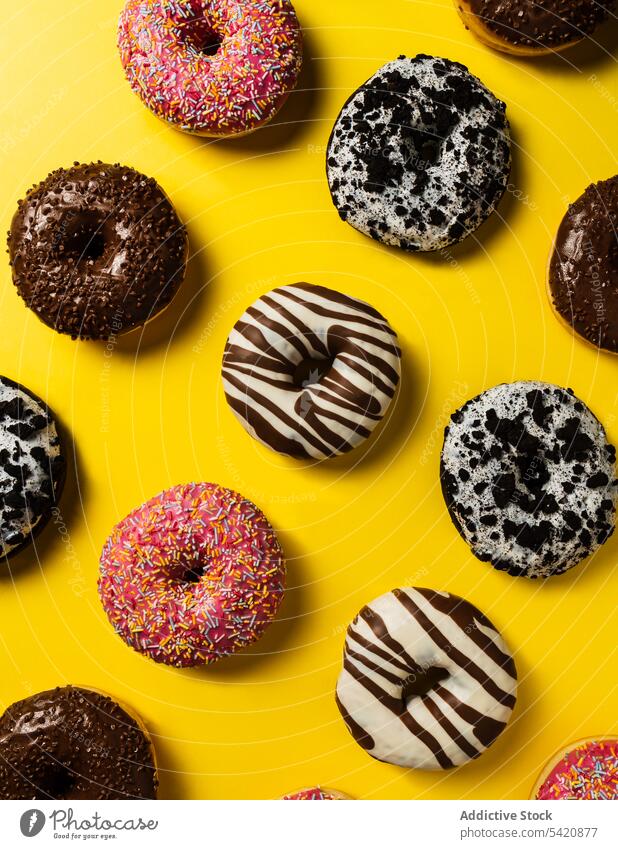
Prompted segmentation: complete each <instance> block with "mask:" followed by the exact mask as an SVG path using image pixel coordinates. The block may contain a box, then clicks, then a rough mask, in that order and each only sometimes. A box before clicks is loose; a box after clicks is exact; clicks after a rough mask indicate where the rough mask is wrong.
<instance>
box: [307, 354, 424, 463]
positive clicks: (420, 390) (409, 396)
mask: <svg viewBox="0 0 618 849" xmlns="http://www.w3.org/2000/svg"><path fill="white" fill-rule="evenodd" d="M425 384H426V378H425V377H424V376H421V374H420V372H419V369H418V365H417V364H416V362H415V360H414V358H413V354H412V353H411V352H410V351H408V350H406V349H402V357H401V377H400V380H399V385H398V387H397V391H396V392H395V397H394V398H393V400H392V402H391V404H390V406H389V408H388V410H387V412H386V415H385V416H384V418H383V419H382V421H381V422H380V424H379V425H378V426H377V427H376V429H375V430H374V431H373V433H372V434H371V436H370V437H369V438H368V439H367V440H365V442H364V443H363V444H362V445H360V446H359V447H358V448H354V449H352V451H348V452H347V453H346V454H340V455H339V456H338V457H331V458H329V459H327V460H321V461H320V462H317V463H313V464H312V465H311V467H310V471H311V472H314V473H316V474H322V475H327V476H329V477H332V476H333V473H334V474H335V475H340V474H341V473H342V472H352V471H353V470H354V469H355V468H356V466H362V468H363V471H367V470H369V469H372V468H376V469H379V468H384V467H385V466H387V465H388V463H389V460H392V459H394V458H395V457H396V456H397V455H398V453H399V452H400V450H401V449H402V448H403V446H404V445H405V443H406V441H407V440H408V438H409V437H410V435H411V434H412V431H413V428H414V424H415V422H416V421H417V419H418V417H419V415H420V408H421V404H422V399H423V396H424V387H425Z"/></svg>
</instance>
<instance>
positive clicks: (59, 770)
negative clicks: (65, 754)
mask: <svg viewBox="0 0 618 849" xmlns="http://www.w3.org/2000/svg"><path fill="white" fill-rule="evenodd" d="M76 778H77V777H76V775H75V773H74V772H73V770H71V769H69V767H68V766H65V764H62V763H58V764H54V767H53V769H52V771H51V774H50V775H49V776H48V778H47V782H46V786H47V787H48V788H49V794H50V796H52V797H53V798H54V799H67V798H69V796H70V794H71V791H72V790H73V788H74V787H75V784H76Z"/></svg>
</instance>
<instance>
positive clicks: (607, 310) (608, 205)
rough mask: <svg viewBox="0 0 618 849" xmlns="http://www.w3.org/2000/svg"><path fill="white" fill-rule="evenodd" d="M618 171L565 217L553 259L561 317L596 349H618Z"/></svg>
mask: <svg viewBox="0 0 618 849" xmlns="http://www.w3.org/2000/svg"><path fill="white" fill-rule="evenodd" d="M617 231H618V175H616V176H614V177H610V179H609V180H602V181H601V182H599V183H592V184H591V185H590V186H588V188H587V189H586V191H585V192H584V193H583V195H581V196H580V197H579V198H578V199H577V200H576V201H575V203H573V204H571V205H570V206H569V208H568V210H567V212H566V214H565V216H564V218H563V219H562V222H561V224H560V227H559V228H558V233H557V235H556V240H555V243H554V248H553V252H552V256H551V260H550V264H549V279H548V283H549V294H550V298H551V301H552V304H553V306H554V309H555V310H556V312H557V313H558V315H559V316H560V318H561V319H563V321H565V322H566V323H567V324H568V325H569V326H570V327H571V328H572V329H573V330H574V331H575V332H576V333H578V334H579V335H580V336H581V337H582V338H583V339H585V340H586V341H587V342H590V344H592V345H594V346H595V347H596V348H602V349H603V350H605V351H611V353H613V354H618V235H617Z"/></svg>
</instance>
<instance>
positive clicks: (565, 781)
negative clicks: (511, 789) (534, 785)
mask: <svg viewBox="0 0 618 849" xmlns="http://www.w3.org/2000/svg"><path fill="white" fill-rule="evenodd" d="M536 798H537V799H542V800H547V799H618V740H590V741H588V742H585V743H581V744H579V745H576V746H575V747H574V748H573V749H571V751H570V752H568V753H567V754H566V755H564V756H563V757H562V758H560V760H559V761H558V762H557V763H556V764H555V765H554V766H553V767H552V769H551V771H550V773H549V774H548V775H547V777H546V778H545V779H544V781H543V783H542V784H541V786H540V788H539V789H538V791H537V794H536Z"/></svg>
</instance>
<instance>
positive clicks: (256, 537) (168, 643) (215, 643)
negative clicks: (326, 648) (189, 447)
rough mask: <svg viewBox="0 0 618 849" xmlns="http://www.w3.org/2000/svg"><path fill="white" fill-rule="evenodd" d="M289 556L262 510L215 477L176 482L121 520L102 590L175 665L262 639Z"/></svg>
mask: <svg viewBox="0 0 618 849" xmlns="http://www.w3.org/2000/svg"><path fill="white" fill-rule="evenodd" d="M284 585H285V563H284V559H283V553H282V551H281V547H280V545H279V542H278V540H277V537H276V535H275V532H274V531H273V529H272V527H271V526H270V524H269V522H268V520H267V519H266V517H265V516H264V514H263V513H262V512H261V511H260V510H258V508H257V507H256V506H255V505H254V504H252V503H251V502H250V501H247V499H245V498H243V497H242V496H241V495H239V494H238V493H236V492H233V491H232V490H230V489H225V488H224V487H221V486H217V485H216V484H209V483H190V484H186V485H182V486H175V487H172V489H168V490H166V491H165V492H162V493H160V494H159V495H156V496H155V497H154V498H151V499H150V500H149V501H147V502H146V503H145V504H143V505H142V506H141V507H138V508H137V509H136V510H134V511H133V512H132V513H130V514H129V515H128V516H127V517H126V518H125V519H123V520H122V521H121V522H120V523H119V524H118V525H116V527H115V528H114V529H113V531H112V533H111V536H110V537H109V539H108V540H107V542H106V543H105V546H104V548H103V553H102V555H101V565H100V576H99V595H100V597H101V601H102V603H103V607H104V609H105V612H106V614H107V616H108V618H109V620H110V622H111V623H112V625H113V626H114V629H115V630H116V632H117V633H118V634H119V635H120V636H121V637H122V638H123V640H124V641H125V642H126V643H128V644H129V645H130V646H131V647H132V648H134V649H135V650H136V651H138V652H140V653H142V654H146V655H148V656H149V657H151V658H152V659H153V660H156V661H157V662H159V663H167V664H169V665H171V666H197V665H200V664H205V663H214V662H215V661H217V660H219V659H220V658H221V657H224V656H226V655H229V654H232V653H233V652H236V651H238V650H239V649H241V648H244V647H245V646H248V645H250V644H251V643H253V642H255V641H256V640H257V639H258V638H259V637H260V636H261V635H262V633H263V631H264V630H265V628H266V627H267V625H268V624H269V623H270V622H271V620H272V619H273V618H274V616H275V614H276V613H277V610H278V608H279V605H280V603H281V600H282V598H283V592H284Z"/></svg>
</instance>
